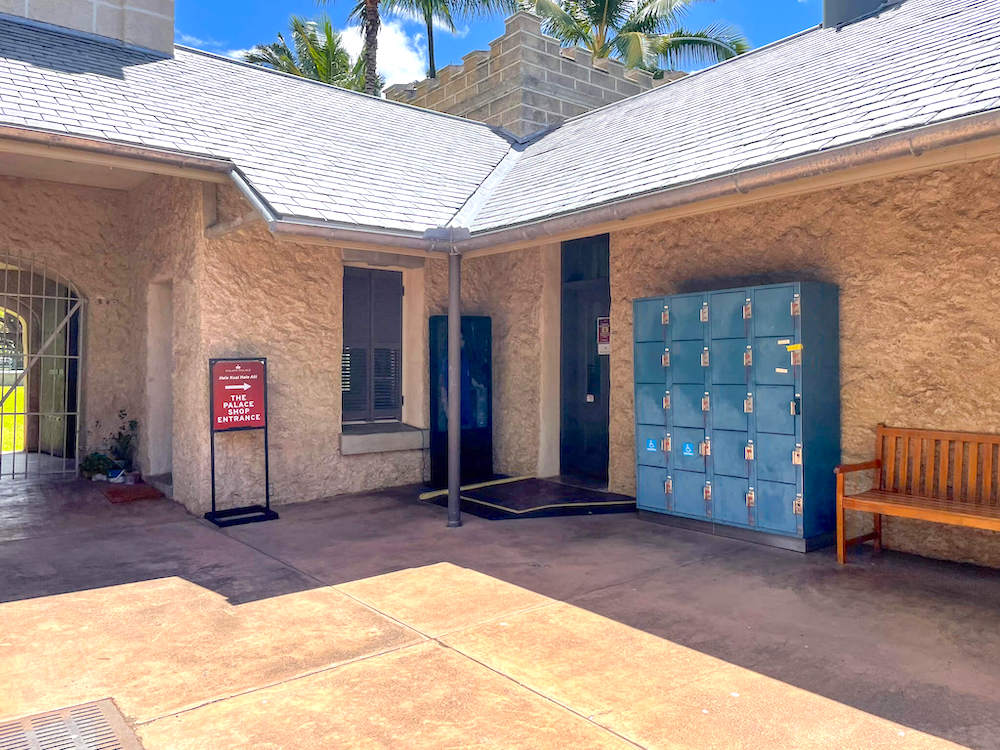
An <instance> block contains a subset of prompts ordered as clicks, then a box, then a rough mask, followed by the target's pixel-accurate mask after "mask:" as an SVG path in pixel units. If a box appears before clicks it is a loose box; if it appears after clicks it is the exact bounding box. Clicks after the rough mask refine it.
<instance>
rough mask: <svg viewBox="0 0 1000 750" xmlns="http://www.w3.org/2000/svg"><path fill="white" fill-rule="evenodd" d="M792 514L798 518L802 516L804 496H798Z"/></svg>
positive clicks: (793, 504) (794, 501)
mask: <svg viewBox="0 0 1000 750" xmlns="http://www.w3.org/2000/svg"><path fill="white" fill-rule="evenodd" d="M792 514H793V515H796V516H801V515H802V495H796V496H795V499H794V500H793V501H792Z"/></svg>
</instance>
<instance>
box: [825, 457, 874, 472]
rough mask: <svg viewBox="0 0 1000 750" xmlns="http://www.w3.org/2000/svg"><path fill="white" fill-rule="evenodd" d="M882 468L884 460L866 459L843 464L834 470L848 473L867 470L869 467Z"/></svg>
mask: <svg viewBox="0 0 1000 750" xmlns="http://www.w3.org/2000/svg"><path fill="white" fill-rule="evenodd" d="M880 468H882V462H881V461H880V460H879V459H877V458H876V459H874V460H873V461H865V462H864V463H860V464H841V465H840V466H838V467H837V468H836V469H834V470H833V473H834V474H848V473H850V472H852V471H867V470H868V469H880Z"/></svg>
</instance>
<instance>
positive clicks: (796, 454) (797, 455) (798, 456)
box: [792, 443, 802, 466]
mask: <svg viewBox="0 0 1000 750" xmlns="http://www.w3.org/2000/svg"><path fill="white" fill-rule="evenodd" d="M792 463H793V464H794V465H796V466H801V465H802V446H801V445H800V444H799V443H796V444H795V450H793V451H792Z"/></svg>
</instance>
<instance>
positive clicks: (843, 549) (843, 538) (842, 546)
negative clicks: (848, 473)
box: [837, 493, 847, 565]
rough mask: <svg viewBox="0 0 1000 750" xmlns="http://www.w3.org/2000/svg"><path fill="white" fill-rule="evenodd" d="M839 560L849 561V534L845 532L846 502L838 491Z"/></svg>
mask: <svg viewBox="0 0 1000 750" xmlns="http://www.w3.org/2000/svg"><path fill="white" fill-rule="evenodd" d="M837 495H838V497H837V562H839V563H840V564H841V565H844V564H846V563H847V535H846V534H845V532H844V502H843V499H842V498H841V497H840V493H837Z"/></svg>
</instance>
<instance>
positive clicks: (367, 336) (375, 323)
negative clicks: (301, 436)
mask: <svg viewBox="0 0 1000 750" xmlns="http://www.w3.org/2000/svg"><path fill="white" fill-rule="evenodd" d="M402 346H403V274H402V273H400V272H399V271H375V270H370V269H364V268H352V267H346V268H345V269H344V351H343V354H342V356H341V391H342V394H343V396H342V398H343V419H344V421H345V422H356V421H372V420H375V419H401V418H402V372H403V368H402Z"/></svg>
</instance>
